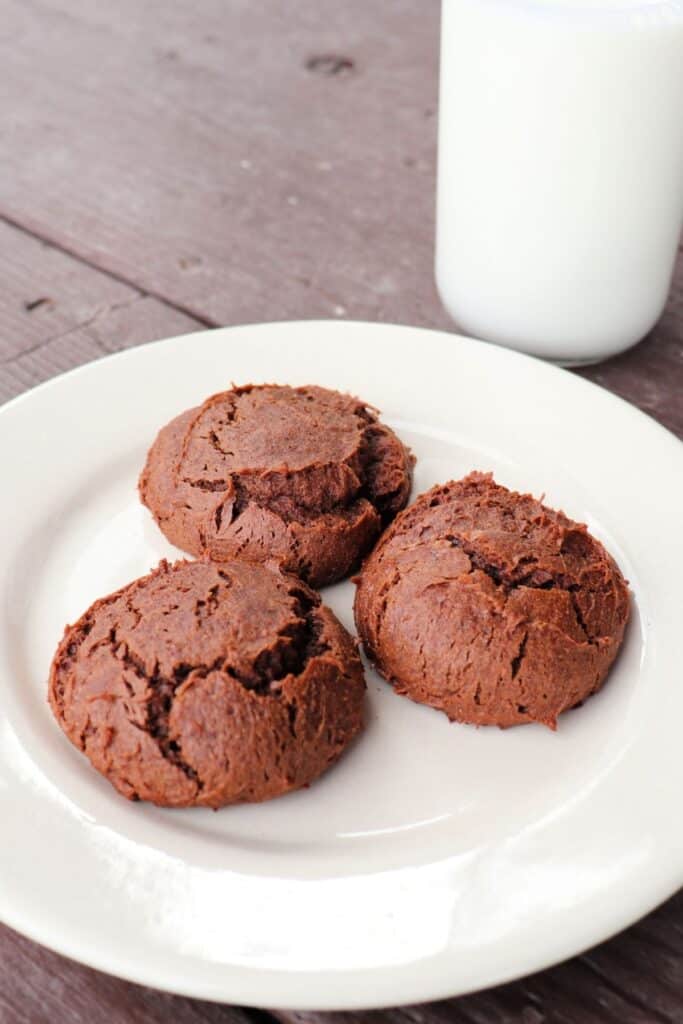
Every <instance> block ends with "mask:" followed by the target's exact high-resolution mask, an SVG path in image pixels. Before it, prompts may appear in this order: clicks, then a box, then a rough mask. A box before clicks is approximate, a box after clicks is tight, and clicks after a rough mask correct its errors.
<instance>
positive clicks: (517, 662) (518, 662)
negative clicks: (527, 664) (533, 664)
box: [510, 630, 529, 679]
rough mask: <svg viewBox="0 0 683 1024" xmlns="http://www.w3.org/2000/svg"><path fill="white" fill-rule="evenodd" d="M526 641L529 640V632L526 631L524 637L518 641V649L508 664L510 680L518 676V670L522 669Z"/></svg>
mask: <svg viewBox="0 0 683 1024" xmlns="http://www.w3.org/2000/svg"><path fill="white" fill-rule="evenodd" d="M528 639H529V632H528V630H527V632H525V634H524V636H523V637H522V639H521V641H520V644H519V647H518V649H517V653H516V654H515V656H514V658H513V659H512V660H511V662H510V676H511V678H512V679H515V678H516V677H517V676H518V675H519V670H520V668H521V667H522V662H523V661H524V655H525V654H526V645H527V640H528Z"/></svg>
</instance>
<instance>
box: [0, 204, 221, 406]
mask: <svg viewBox="0 0 683 1024" xmlns="http://www.w3.org/2000/svg"><path fill="white" fill-rule="evenodd" d="M0 280H2V282H3V287H2V301H0V402H2V401H5V400H6V399H8V398H12V397H13V396H14V395H16V394H19V393H20V392H22V391H24V390H26V389H27V388H29V387H32V386H33V385H34V384H37V383H39V382H40V381H42V380H47V379H48V378H49V377H53V376H55V374H57V373H61V372H62V371H64V370H68V369H71V367H73V366H77V365H78V364H79V363H83V362H87V361H89V360H91V359H96V358H98V357H99V356H102V355H106V354H107V353H109V352H114V351H116V350H118V349H121V348H128V347H130V346H132V345H139V344H140V343H141V342H144V341H153V340H155V339H156V338H163V337H165V336H167V335H172V334H182V333H183V332H185V331H192V330H197V329H198V328H200V329H201V325H200V324H198V323H197V321H196V320H193V319H191V318H190V317H187V316H184V315H183V314H181V313H179V312H177V311H176V310H174V309H170V308H168V307H167V306H166V305H165V304H164V303H162V302H159V301H158V300H157V299H153V298H151V297H149V296H146V295H144V294H143V293H142V292H140V291H139V290H137V289H135V288H131V287H129V286H128V285H124V284H121V283H120V282H118V281H116V280H113V279H112V278H110V277H109V276H108V275H107V274H103V273H100V272H99V271H97V270H93V269H92V268H91V267H89V266H86V265H85V264H83V263H81V262H80V261H79V260H76V259H73V258H71V257H69V256H66V255H65V254H64V253H61V252H58V251H57V250H55V249H54V248H52V247H51V246H49V245H46V244H45V243H43V242H41V241H39V240H37V239H35V238H32V237H31V236H29V235H27V234H25V233H24V232H22V231H18V230H16V229H15V228H13V227H11V226H9V225H7V224H4V223H2V222H0Z"/></svg>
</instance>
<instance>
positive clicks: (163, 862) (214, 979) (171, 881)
mask: <svg viewBox="0 0 683 1024" xmlns="http://www.w3.org/2000/svg"><path fill="white" fill-rule="evenodd" d="M231 381H236V382H239V383H244V382H247V381H256V382H259V381H278V382H283V383H284V382H291V383H296V384H305V383H317V384H323V385H327V386H329V387H333V388H339V389H342V390H350V391H353V392H356V393H358V394H360V395H361V396H362V397H363V398H364V399H365V400H366V401H368V402H371V403H373V404H374V405H377V406H378V407H379V408H381V409H382V411H383V415H384V418H385V419H386V420H387V421H388V422H389V423H390V424H391V425H393V426H394V427H395V428H396V429H397V430H398V431H399V433H400V434H401V436H402V437H403V438H404V439H405V440H406V441H407V442H408V443H409V444H410V445H411V446H412V447H413V450H414V451H415V453H416V455H417V467H416V472H415V493H418V492H420V491H422V490H424V489H425V488H427V487H429V486H431V485H432V484H433V483H435V482H436V481H443V480H447V479H449V478H452V477H459V476H461V475H463V474H464V473H465V472H467V471H468V470H470V469H473V468H479V469H485V470H489V469H491V470H493V471H494V472H495V474H496V477H497V479H498V480H500V481H501V482H502V483H505V484H508V485H510V486H513V487H517V488H522V489H524V490H531V491H533V492H535V493H536V494H540V493H543V492H545V494H546V496H547V500H548V502H550V503H551V504H553V505H557V506H561V507H562V508H564V509H565V510H566V511H567V512H568V513H569V514H570V515H571V516H573V517H575V518H577V519H580V520H583V521H585V522H587V523H588V524H589V526H590V528H591V529H592V530H593V531H594V532H595V533H596V534H597V535H598V536H599V537H600V538H601V539H603V541H604V542H605V543H606V544H607V546H608V547H609V549H610V550H611V551H612V552H613V553H614V555H615V556H616V557H617V559H618V561H619V563H620V565H621V567H622V569H623V570H624V572H625V574H626V575H627V576H628V578H629V579H630V581H631V586H632V589H633V591H634V594H635V609H634V615H633V620H632V622H631V624H630V626H629V629H628V633H627V639H626V643H625V647H624V649H623V652H622V654H621V655H620V657H619V660H618V662H617V665H616V667H615V669H614V671H613V672H612V675H611V678H610V679H609V681H608V684H607V685H606V687H605V689H604V690H603V691H602V692H601V693H600V694H599V695H598V696H597V697H594V698H592V699H591V700H590V701H588V703H587V704H586V705H585V706H584V707H583V708H581V709H580V710H577V711H573V712H570V713H568V714H567V715H565V716H564V717H563V718H561V720H560V725H559V730H558V732H557V733H552V732H550V731H549V730H547V729H545V728H543V727H541V726H536V725H528V726H524V727H520V728H516V729H511V730H508V731H507V732H501V731H499V730H497V729H479V730H477V729H474V728H471V727H468V726H458V725H450V724H449V723H448V722H447V720H446V718H445V717H444V716H443V715H440V714H438V713H437V712H435V711H432V710H430V709H428V708H424V707H419V706H417V705H415V704H412V703H410V702H409V701H407V700H405V699H403V698H400V697H397V696H395V695H394V694H393V692H392V690H391V689H390V687H389V686H387V685H386V684H384V683H383V682H382V681H381V680H380V679H379V678H378V677H377V676H375V675H374V674H373V673H371V672H369V673H368V684H369V692H368V698H367V723H368V724H367V730H366V732H365V734H364V736H363V737H362V738H361V739H360V740H359V741H358V742H357V743H356V744H355V745H354V746H353V748H352V749H351V750H350V751H349V752H348V753H347V755H346V756H345V757H344V758H343V759H342V761H341V762H340V763H339V765H338V766H337V767H335V768H334V769H333V770H332V771H330V772H329V773H328V775H326V776H325V777H324V778H323V779H321V780H320V781H318V782H317V783H315V784H314V785H313V786H312V787H311V788H310V789H309V790H305V791H301V792H299V793H296V794H293V795H290V796H287V797H285V798H282V799H279V800H275V801H273V802H271V803H268V804H262V805H259V806H245V807H236V808H226V809H224V810H223V811H220V812H218V813H212V812H211V811H208V810H187V811H164V810H160V809H157V808H154V807H152V806H148V805H145V804H140V803H138V804H129V803H127V802H126V801H125V800H123V799H122V798H121V797H119V796H117V794H116V793H115V792H114V790H113V789H112V788H111V787H110V786H109V785H108V784H107V783H106V782H105V781H104V780H103V779H102V778H101V777H100V776H99V775H97V774H96V773H95V772H94V771H93V770H92V769H91V768H90V766H89V764H88V762H87V761H86V760H85V759H84V758H83V757H82V756H81V755H80V754H79V753H78V752H77V751H76V750H75V749H74V748H73V747H72V746H70V744H69V743H68V742H67V741H66V739H65V738H64V737H63V735H62V733H61V731H60V730H59V729H58V728H57V726H56V724H55V723H54V721H53V720H52V718H51V715H50V712H49V710H48V706H47V704H46V676H47V671H48V666H49V663H50V659H51V656H52V652H53V649H54V647H55V645H56V643H57V641H58V639H59V637H60V635H61V632H62V629H63V627H64V624H65V622H67V621H73V620H74V619H75V618H76V617H77V616H78V615H79V614H80V613H81V612H82V611H83V610H84V609H85V608H86V606H87V605H88V604H89V603H90V602H91V601H92V600H93V599H94V598H96V597H97V596H100V595H102V594H106V593H108V592H109V591H111V590H113V589H114V588H116V587H119V586H120V585H122V584H123V583H125V582H127V581H128V580H130V579H132V578H133V577H135V576H138V575H139V574H141V573H143V572H146V571H147V570H148V569H150V568H151V567H152V566H153V565H155V563H156V562H157V561H158V560H159V558H161V557H162V556H168V555H173V554H174V551H173V549H172V548H170V547H169V545H167V544H166V542H165V541H164V539H163V538H162V536H161V534H160V533H159V532H158V531H157V530H156V528H155V527H154V526H153V524H152V522H151V520H150V517H149V516H148V515H147V513H146V512H145V510H143V509H142V507H141V506H140V505H139V503H138V500H137V494H136V488H135V485H136V478H137V474H138V472H139V469H140V467H141V465H142V463H143V459H144V456H145V452H146V449H147V447H148V445H149V444H150V442H151V441H152V439H153V437H154V435H155V433H156V431H157V429H158V428H159V427H160V426H161V425H162V424H163V423H165V422H166V421H167V420H168V419H169V418H170V417H172V416H173V415H175V414H176V413H177V412H179V411H180V410H182V409H184V408H186V407H188V406H191V405H194V404H196V403H197V402H199V401H200V400H201V399H203V398H204V397H205V396H207V395H208V394H210V393H212V392H214V391H217V390H221V389H222V388H224V387H226V386H228V385H229V383H230V382H231ZM0 474H1V475H0V479H1V480H2V492H3V500H2V502H0V536H1V537H2V545H1V546H0V820H1V821H2V841H1V842H0V916H1V917H2V919H3V920H4V921H6V922H7V923H8V924H10V925H12V926H13V927H14V928H17V929H18V930H19V931H22V932H25V933H26V934H27V935H30V936H31V937H32V938H34V939H37V940H38V941H39V942H42V943H44V944H45V945H47V946H51V947H52V948H53V949H56V950H58V951H60V952H61V953H65V954H66V955H68V956H71V957H73V958H75V959H77V960H81V961H83V962H85V963H87V964H91V965H92V966H94V967H98V968H100V969H102V970H105V971H109V972H111V973H113V974H117V975H120V976H122V977H125V978H129V979H131V980H134V981H138V982H143V983H145V984H148V985H153V986H157V987H159V988H164V989H168V990H171V991H176V992H183V993H187V994H192V995H196V996H202V997H205V998H209V999H217V1000H223V1001H227V1002H235V1003H242V1004H254V1005H259V1006H280V1007H299V1008H318V1009H326V1008H334V1009H337V1008H352V1007H369V1006H378V1005H387V1004H398V1003H407V1002H413V1001H418V1000H427V999H433V998H437V997H443V996H449V995H455V994H458V993H462V992H465V991H468V990H472V989H475V988H479V987H483V986H489V985H492V984H495V983H497V982H501V981H503V980H506V979H509V978H512V977H515V976H517V975H520V974H524V973H527V972H530V971H534V970H536V969H538V968H541V967H543V966H545V965H548V964H550V963H553V962H555V961H557V960H560V959H562V958H564V957H568V956H570V955H572V954H574V953H576V952H578V951H580V950H582V949H584V948H585V947H587V946H589V945H591V944H593V943H596V942H598V941H599V940H601V939H604V938H606V937H607V936H609V935H610V934H612V933H613V932H615V931H617V930H619V929H621V928H623V927H625V926H626V925H628V924H630V923H631V922H632V921H634V920H635V919H636V918H638V917H639V916H640V915H642V914H644V913H645V912H646V911H648V910H650V909H651V908H652V907H654V906H655V905H656V904H657V903H659V902H660V901H661V900H663V899H664V898H665V897H667V896H668V895H669V894H671V893H672V892H674V891H675V890H676V889H677V888H678V886H679V885H680V884H681V882H682V881H683V870H682V866H683V820H682V818H681V814H680V813H679V810H680V794H681V784H682V783H683V778H682V770H681V768H682V765H681V753H680V751H681V742H680V722H681V720H682V719H683V686H681V679H680V665H681V598H680V580H681V578H683V544H682V542H681V509H682V508H683V447H682V446H681V444H680V443H679V442H678V441H677V440H676V439H675V438H674V437H672V436H671V435H670V434H668V433H667V432H666V431H665V430H663V429H662V428H661V427H659V426H657V425H656V424H655V423H654V422H653V421H651V420H649V419H648V418H647V417H645V416H643V415H642V414H641V413H639V412H637V411H636V410H635V409H633V408H631V407H630V406H628V405H626V404H625V403H623V402H621V401H620V400H618V399H616V398H614V397H613V396H612V395H610V394H608V393H607V392H605V391H602V390H600V389H599V388H597V387H594V386H593V385H591V384H587V383H586V382H584V381H583V380H580V379H578V378H577V377H574V376H572V375H570V374H569V373H567V372H565V371H562V370H558V369H555V368H553V367H551V366H548V365H546V364H544V363H541V362H537V361H536V360H533V359H530V358H527V357H525V356H521V355H519V354H517V353H512V352H509V351H506V350H504V349H500V348H495V347H492V346H489V345H485V344H482V343H479V342H475V341H469V340H466V339H464V338H459V337H457V336H454V335H446V334H439V333H436V332H430V331H424V330H417V329H414V328H406V327H392V326H386V325H381V326H380V325H369V324H357V323H339V322H334V323H313V322H308V323H289V324H284V323H283V324H265V325H260V326H251V327H240V328H233V329H230V330H218V331H213V332H210V333H208V332H207V333H202V334H196V335H189V336H187V337H183V338H175V339H172V340H170V341H165V342H160V343H157V344H153V345H148V346H145V347H143V348H138V349H135V350H133V351H129V352H126V353H123V354H121V355H116V356H112V357H110V358H107V359H103V360H101V361H99V362H96V363H93V364H91V365H89V366H86V367H84V368H82V369H79V370H76V371H74V372H72V373H68V374H66V375H65V376H63V377H60V378H58V379H57V380H54V381H51V382H49V383H48V384H45V385H43V386H42V387H39V388H37V389H36V390H34V391H32V392H30V393H29V394H27V395H24V396H23V397H21V398H19V399H17V400H15V401H14V402H11V403H10V404H9V405H7V406H5V407H4V408H3V409H2V410H1V411H0ZM352 590H353V588H352V585H351V584H350V583H344V584H341V585H338V586H336V587H333V588H329V589H328V590H327V591H326V592H325V594H324V596H325V600H326V601H328V602H329V603H330V604H331V605H332V606H333V608H335V610H336V611H337V612H338V614H339V615H340V617H341V618H342V620H343V621H344V622H345V623H346V625H347V626H348V627H349V628H350V629H353V622H352V615H351V602H352Z"/></svg>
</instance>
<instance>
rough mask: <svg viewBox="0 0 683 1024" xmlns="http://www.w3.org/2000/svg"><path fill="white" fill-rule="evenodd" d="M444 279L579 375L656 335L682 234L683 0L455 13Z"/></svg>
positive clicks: (447, 57)
mask: <svg viewBox="0 0 683 1024" xmlns="http://www.w3.org/2000/svg"><path fill="white" fill-rule="evenodd" d="M442 18H443V21H442V50H441V97H440V115H439V117H440V121H439V187H438V213H437V248H436V275H437V284H438V288H439V292H440V294H441V298H442V300H443V303H444V305H445V306H446V309H447V310H448V311H449V313H450V314H451V316H453V318H454V319H455V320H456V322H457V323H458V325H459V326H460V327H461V328H463V329H464V330H465V331H466V332H467V333H469V334H473V335H478V336H479V337H482V338H486V339H487V340H490V341H494V342H498V343H500V344H503V345H508V346H510V347H512V348H518V349H523V350H524V351H527V352H532V353H534V354H536V355H539V356H543V357H545V358H550V359H555V360H558V361H561V362H565V363H571V362H589V361H593V360H597V359H602V358H605V357H607V356H609V355H612V354H614V353H616V352H619V351H621V350H623V349H625V348H627V347H628V346H629V345H632V344H634V343H635V342H636V341H638V340H639V339H640V338H642V337H643V336H644V335H645V334H646V333H647V331H648V330H649V329H650V328H651V327H652V326H653V324H654V323H655V321H656V320H657V318H658V317H659V315H660V314H661V311H662V308H663V306H664V304H665V301H666V296H667V292H668V289H669V285H670V279H671V272H672V269H673V263H674V259H675V255H676V250H677V246H678V240H679V235H680V230H681V225H682V223H683V0H670V2H661V0H649V2H647V0H621V2H620V0H603V2H599V0H443V12H442Z"/></svg>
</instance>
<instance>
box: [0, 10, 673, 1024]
mask: <svg viewBox="0 0 683 1024" xmlns="http://www.w3.org/2000/svg"><path fill="white" fill-rule="evenodd" d="M438 17H439V4H438V0H392V3H391V4H389V3H384V4H379V3H374V4H368V3H367V2H366V0H346V2H345V3H343V4H340V3H338V2H336V0H334V2H333V0H298V2H297V3H296V4H291V5H283V4H281V3H279V2H276V0H263V2H261V3H258V4H255V3H250V2H249V0H229V2H227V3H226V2H225V0H202V4H201V5H199V6H197V5H191V4H180V3H177V4H174V3H168V2H162V0H147V2H146V3H144V4H140V3H139V2H137V0H119V2H118V3H117V4H115V5H112V4H104V3H99V4H98V3H95V4H93V3H92V2H90V0H4V3H3V9H2V20H1V23H0V59H1V61H2V68H3V73H2V94H1V96H0V105H1V109H2V112H3V121H2V124H3V131H2V133H0V281H2V288H1V289H0V401H2V400H3V399H6V398H9V397H11V396H12V395H15V394H18V393H19V392H20V391H22V390H24V389H26V388H27V387H30V386H31V385H33V384H35V383H38V382H39V381H41V380H44V379H46V378H48V377H50V376H52V375H54V374H55V373H58V372H60V371H62V370H64V369H67V368H70V367H71V366H74V365H76V364H78V363H79V362H83V361H86V360H89V359H92V358H97V357H98V356H100V355H102V354H105V353H107V352H110V351H115V350H117V349H119V348H123V347H126V346H130V345H136V344H139V343H141V342H143V341H146V340H151V339H153V338H157V337H162V336H165V335H172V334H178V333H182V332H185V331H188V330H193V329H196V328H201V327H203V326H207V325H212V324H222V323H242V322H248V321H256V320H258V321H265V320H273V319H281V318H310V317H320V316H323V317H324V316H331V317H353V318H356V319H369V320H384V321H395V322H401V323H410V324H417V325H424V326H429V327H440V328H444V329H446V330H454V329H455V327H454V325H453V324H452V323H451V322H450V321H449V320H448V318H447V316H446V314H445V313H444V311H443V310H442V308H441V306H440V304H439V302H438V298H437V296H436V292H435V288H434V283H433V274H432V250H433V230H434V223H433V217H434V211H433V205H434V203H433V191H434V176H435V165H434V157H435V147H436V121H435V111H436V99H437V46H438ZM580 373H581V375H582V376H584V377H587V378H588V379H591V380H593V381H595V382H597V383H598V384H600V385H602V386H603V387H606V388H608V389H610V390H612V391H614V392H616V393H617V394H620V395H622V396H623V397H625V398H626V399H628V400H629V401H631V402H633V403H635V404H636V405H638V406H640V407H641V408H642V409H644V410H645V411H647V412H649V413H650V414H651V415H653V416H654V417H655V418H657V419H658V420H659V421H660V422H662V423H663V424H665V425H666V426H668V427H669V428H670V429H671V430H673V431H674V432H675V433H677V434H678V436H680V437H683V256H681V257H680V258H679V262H678V266H677V270H676V276H675V280H674V285H673V289H672V294H671V297H670V301H669V303H668V306H667V309H666V312H665V315H664V317H663V318H662V320H661V321H660V323H659V324H658V325H657V327H656V328H655V329H654V331H653V332H652V333H651V335H650V336H649V338H648V339H646V340H645V341H644V342H643V343H642V344H641V345H639V346H637V347H636V348H635V349H633V350H632V351H630V352H628V353H626V354H624V355H623V356H620V357H618V358H617V359H614V360H611V361H610V362H608V363H603V364H600V365H598V366H596V367H588V368H586V369H584V370H582V371H580ZM269 1002H270V1000H269V999H268V994H267V993H265V992H264V1003H265V1004H268V1003H269ZM277 1017H278V1019H279V1020H281V1021H283V1022H287V1024H292V1022H294V1021H299V1022H305V1024H322V1022H325V1024H332V1022H334V1024H351V1022H354V1024H359V1022H361V1021H367V1022H368V1024H374V1022H376V1024H418V1022H419V1024H437V1022H438V1024H447V1022H448V1024H461V1022H462V1024H683V896H681V895H680V894H679V896H678V897H675V898H674V899H672V900H670V901H669V902H668V903H667V904H666V905H665V906H664V907H662V908H660V910H658V911H656V912H655V913H654V914H652V915H650V916H649V917H647V918H646V919H645V920H644V921H642V922H640V923H639V924H638V925H636V926H635V927H633V928H631V929H629V930H628V931H627V932H625V933H624V934H622V935H620V936H617V937H616V938H614V939H613V940H612V941H610V942H608V943H605V944H603V945H602V946H600V947H598V948H597V949H595V950H593V951H591V952H590V953H588V954H586V955H585V956H583V957H581V958H577V959H574V960H573V961H571V962H569V963H567V964H564V965H561V966H559V967H556V968H553V969H552V970H550V971H546V972H543V973H541V974H538V975H536V976H534V977H532V978H528V979H525V980H523V981H519V982H515V983H513V984H510V985H506V986H503V987H501V988H498V989H495V990H492V991H490V992H486V993H479V994H476V995H472V996H468V997H466V998H463V999H458V1000H451V1001H448V1002H442V1003H437V1004H432V1005H429V1006H421V1007H404V1008H401V1009H395V1010H388V1011H383V1012H378V1013H373V1014H368V1013H354V1014H342V1015H339V1014H336V1015H330V1014H310V1013H309V1014H292V1013H284V1012H279V1013H278V1014H277ZM168 1018H171V1019H173V1020H174V1021H176V1022H178V1024H199V1022H209V1024H218V1022H225V1024H247V1021H251V1024H255V1022H256V1021H257V1020H259V1021H266V1020H271V1021H272V1019H273V1018H272V1017H269V1016H268V1015H267V1014H257V1013H255V1012H254V1011H240V1010H233V1009H231V1008H229V1007H219V1006H214V1005H212V1004H208V1003H202V1002H200V1001H197V1000H189V999H181V998H177V997H172V996H167V995H162V994H160V993H155V992H151V991H150V990H147V989H142V988H139V987H137V986H133V985H128V984H126V983H125V982H121V981H117V980H115V979H111V978H108V977H106V976H105V975H102V974H99V973H97V972H95V971H91V970H89V969H87V968H85V967H82V966H78V965H76V964H73V963H71V962H70V961H67V960H64V959H62V958H61V957H59V956H57V955H56V954H54V953H51V952H48V951H47V950H44V949H42V948H40V947H38V946H36V945H34V944H33V943H31V942H29V941H28V940H27V939H25V938H21V937H19V936H17V935H16V934H15V933H14V932H12V931H10V930H9V929H7V928H2V927H0V1024H28V1022H30V1024H43V1022H48V1021H50V1022H52V1021H54V1022H56V1024H82V1022H83V1024H84V1022H87V1024H90V1022H93V1024H98V1022H100V1021H102V1022H104V1021H107V1022H113V1024H117V1022H119V1021H121V1022H123V1021H126V1022H127V1021H132V1022H134V1024H137V1022H142V1021H145V1022H148V1021H149V1022H152V1024H153V1022H155V1021H161V1020H162V1019H168Z"/></svg>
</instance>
